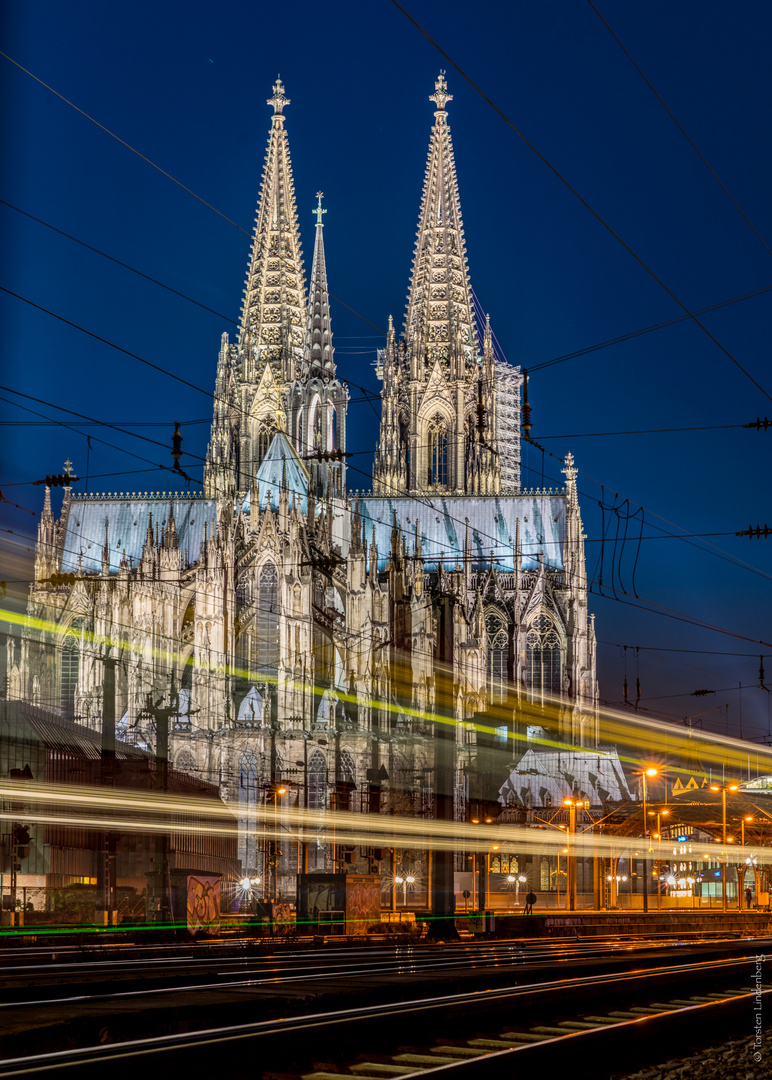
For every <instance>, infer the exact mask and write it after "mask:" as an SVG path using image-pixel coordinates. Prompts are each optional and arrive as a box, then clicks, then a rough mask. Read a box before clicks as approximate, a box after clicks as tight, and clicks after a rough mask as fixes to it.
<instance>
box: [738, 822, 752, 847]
mask: <svg viewBox="0 0 772 1080" xmlns="http://www.w3.org/2000/svg"><path fill="white" fill-rule="evenodd" d="M746 821H753V815H752V814H748V815H747V817H744V818H743V819H742V821H741V822H740V836H741V840H740V843H741V844H742V846H743V848H744V847H745V822H746Z"/></svg>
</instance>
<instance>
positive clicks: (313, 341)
mask: <svg viewBox="0 0 772 1080" xmlns="http://www.w3.org/2000/svg"><path fill="white" fill-rule="evenodd" d="M323 198H324V196H323V194H322V192H321V191H317V193H316V207H315V208H314V210H313V214H314V217H315V218H316V242H315V244H314V261H313V267H312V270H311V286H310V289H309V294H308V320H307V323H306V336H305V347H304V351H303V364H302V366H301V369H300V371H299V373H298V375H297V376H296V377H295V379H294V380H293V382H292V386H291V387H290V392H289V426H288V432H289V435H290V438H291V439H292V442H293V444H294V446H295V449H296V450H297V452H298V454H299V455H300V457H301V458H303V459H304V460H305V461H307V462H308V463H309V472H310V474H311V487H312V488H313V490H314V493H315V495H316V497H317V498H328V497H333V496H334V495H338V496H341V495H343V493H344V491H345V487H346V464H345V451H346V410H347V407H348V400H349V392H348V387H347V386H346V384H345V383H341V382H340V380H339V379H338V378H337V376H336V373H335V360H334V353H333V346H332V327H331V324H330V294H329V292H328V289H327V267H326V264H325V258H324V232H323V230H324V225H323V224H322V216H323V215H324V214H326V213H327V211H326V209H325V208H324V207H323V206H322V199H323Z"/></svg>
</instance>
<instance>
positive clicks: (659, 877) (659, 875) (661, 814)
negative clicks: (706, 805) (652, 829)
mask: <svg viewBox="0 0 772 1080" xmlns="http://www.w3.org/2000/svg"><path fill="white" fill-rule="evenodd" d="M669 813H670V811H669V810H649V817H654V816H656V818H657V835H656V837H655V840H656V841H657V907H658V908H661V907H662V826H661V825H660V819H661V818H663V817H667V815H668V814H669Z"/></svg>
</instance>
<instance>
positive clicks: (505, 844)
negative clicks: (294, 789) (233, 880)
mask: <svg viewBox="0 0 772 1080" xmlns="http://www.w3.org/2000/svg"><path fill="white" fill-rule="evenodd" d="M0 799H2V800H9V801H11V800H12V801H13V802H14V803H15V804H19V803H24V804H26V805H27V806H29V807H36V808H35V809H25V810H24V812H23V814H20V813H19V812H18V811H17V810H15V809H14V810H13V811H10V810H5V811H2V812H0V820H4V821H16V820H19V819H22V820H23V821H24V822H25V823H28V824H41V825H42V824H49V825H57V826H60V827H64V826H69V827H72V828H86V829H90V830H94V831H98V830H110V831H117V832H127V831H131V832H152V833H198V834H201V835H208V836H226V837H235V835H236V830H237V819H238V822H242V823H244V825H246V827H247V828H248V829H253V830H255V831H259V833H260V835H261V836H265V837H266V838H268V837H270V838H272V839H273V838H279V837H280V838H283V839H285V840H287V839H288V840H289V841H290V842H297V841H304V840H305V841H308V840H311V839H313V840H320V841H321V842H322V843H338V844H340V843H350V844H359V845H365V846H381V847H396V848H420V849H426V848H431V849H433V850H443V851H456V850H459V849H462V850H467V851H473V852H485V851H489V850H490V849H491V845H492V844H497V845H499V846H500V847H501V848H502V849H505V850H510V851H517V852H518V853H522V854H543V855H549V854H554V853H556V852H557V851H560V852H563V851H564V847H563V845H564V844H565V833H564V832H561V831H560V830H555V829H549V828H544V827H541V826H538V825H531V826H529V825H513V824H512V825H511V824H498V823H493V824H492V825H491V827H490V828H486V829H485V830H484V831H481V830H480V829H479V828H475V826H474V824H473V823H471V822H468V823H467V822H453V821H426V820H424V819H416V818H409V817H400V816H394V817H388V818H385V817H381V816H380V815H378V814H357V813H354V812H352V811H347V810H326V811H316V810H306V809H304V808H302V807H285V808H282V810H281V814H280V818H279V820H278V821H277V820H276V816H275V810H274V807H273V803H268V804H265V805H263V806H256V807H249V808H241V807H239V808H238V810H236V808H232V807H230V806H228V805H227V804H225V803H221V802H219V800H216V799H197V798H185V797H180V796H176V795H169V794H163V793H160V792H159V793H152V794H149V793H142V792H136V791H127V790H116V789H113V788H111V789H107V790H102V789H98V788H97V789H95V788H89V787H79V788H75V787H72V786H70V785H57V784H36V783H35V782H34V781H26V782H25V781H17V780H14V781H8V780H4V781H0ZM639 840H640V838H639V837H619V836H610V835H598V834H593V833H592V832H584V833H576V834H573V835H572V848H573V849H574V850H575V852H576V854H577V855H583V856H588V857H591V856H606V855H608V854H611V853H612V852H613V854H614V855H615V856H619V855H623V856H624V854H625V853H627V856H628V857H629V855H630V854H631V853H634V852H635V850H637V849H636V848H635V845H636V844H637V843H639ZM751 850H752V851H753V853H754V854H755V855H756V857H757V859H758V861H759V862H760V863H763V864H766V863H768V862H772V849H763V848H753V849H751V848H748V847H746V848H740V847H739V846H738V849H737V857H740V856H744V855H745V853H746V852H750V851H751Z"/></svg>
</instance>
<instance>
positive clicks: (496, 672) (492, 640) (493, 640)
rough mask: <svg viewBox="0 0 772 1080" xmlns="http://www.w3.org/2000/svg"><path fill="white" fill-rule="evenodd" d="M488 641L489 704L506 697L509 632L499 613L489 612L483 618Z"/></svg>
mask: <svg viewBox="0 0 772 1080" xmlns="http://www.w3.org/2000/svg"><path fill="white" fill-rule="evenodd" d="M485 634H486V637H487V640H488V686H489V690H490V697H491V702H501V701H503V700H504V698H505V697H506V693H507V682H508V674H509V630H508V627H507V623H506V620H505V618H504V616H503V615H502V613H501V612H500V611H489V612H488V613H487V615H486V617H485Z"/></svg>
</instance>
